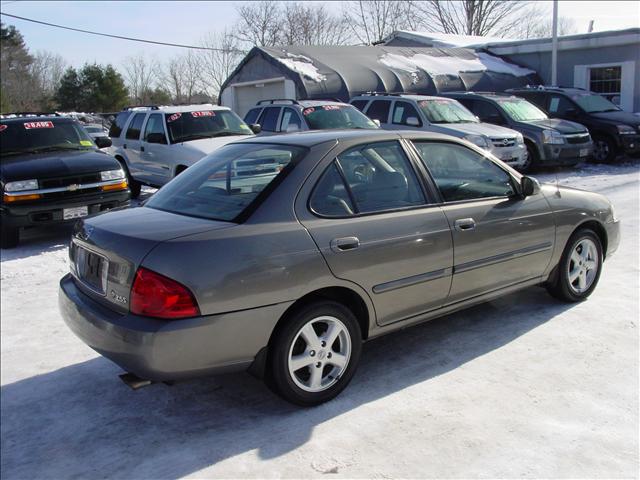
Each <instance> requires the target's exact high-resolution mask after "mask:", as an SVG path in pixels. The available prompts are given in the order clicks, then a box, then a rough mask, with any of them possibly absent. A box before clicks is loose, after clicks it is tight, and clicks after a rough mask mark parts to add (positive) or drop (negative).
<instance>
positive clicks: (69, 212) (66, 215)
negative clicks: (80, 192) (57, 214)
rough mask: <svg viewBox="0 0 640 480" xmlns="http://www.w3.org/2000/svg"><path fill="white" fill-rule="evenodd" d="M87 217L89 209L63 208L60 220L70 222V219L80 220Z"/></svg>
mask: <svg viewBox="0 0 640 480" xmlns="http://www.w3.org/2000/svg"><path fill="white" fill-rule="evenodd" d="M87 215H89V207H86V206H85V207H74V208H65V209H63V210H62V218H63V219H64V220H71V219H72V218H81V217H86V216H87Z"/></svg>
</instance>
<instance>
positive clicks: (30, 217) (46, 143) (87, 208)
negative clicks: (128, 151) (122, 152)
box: [0, 114, 130, 248]
mask: <svg viewBox="0 0 640 480" xmlns="http://www.w3.org/2000/svg"><path fill="white" fill-rule="evenodd" d="M110 145H111V140H110V139H108V138H98V139H96V143H94V141H93V140H92V139H91V137H90V136H89V135H88V134H87V132H86V131H85V130H84V128H82V126H81V125H80V124H79V123H78V122H77V121H76V120H74V119H73V118H69V117H62V116H55V115H44V114H5V115H2V116H0V185H1V187H2V203H1V204H0V221H1V224H0V227H1V244H2V248H11V247H15V246H16V245H17V244H18V241H19V238H20V234H19V229H20V227H27V226H38V225H43V226H44V225H48V224H51V223H59V222H65V221H69V222H71V221H75V220H76V219H77V218H80V217H85V216H87V215H91V214H95V213H99V212H103V211H106V210H111V209H112V208H116V207H121V206H126V205H128V204H129V196H130V194H129V188H128V185H127V180H126V178H125V175H124V172H123V170H122V167H121V166H120V164H119V163H118V161H117V160H116V159H115V158H113V157H112V156H110V155H108V154H106V153H104V152H102V151H100V150H98V148H105V147H108V146H110Z"/></svg>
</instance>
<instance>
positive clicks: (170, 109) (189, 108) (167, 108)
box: [123, 103, 231, 113]
mask: <svg viewBox="0 0 640 480" xmlns="http://www.w3.org/2000/svg"><path fill="white" fill-rule="evenodd" d="M201 110H215V111H221V110H225V111H231V109H230V108H229V107H222V106H220V105H213V104H212V103H201V104H194V105H139V106H131V107H126V108H125V109H124V110H123V111H130V112H147V111H151V112H160V113H184V112H196V111H201Z"/></svg>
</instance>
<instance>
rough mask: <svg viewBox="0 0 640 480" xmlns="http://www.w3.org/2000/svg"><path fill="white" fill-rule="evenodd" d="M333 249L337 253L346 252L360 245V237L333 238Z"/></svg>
mask: <svg viewBox="0 0 640 480" xmlns="http://www.w3.org/2000/svg"><path fill="white" fill-rule="evenodd" d="M330 246H331V250H333V251H334V252H336V253H340V252H345V251H347V250H355V249H356V248H358V247H359V246H360V240H359V239H358V237H342V238H334V239H333V240H331V244H330Z"/></svg>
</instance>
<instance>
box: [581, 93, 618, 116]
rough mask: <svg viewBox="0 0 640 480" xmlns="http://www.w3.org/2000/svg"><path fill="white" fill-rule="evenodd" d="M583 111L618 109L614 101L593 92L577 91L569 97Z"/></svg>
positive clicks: (594, 111)
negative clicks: (577, 92)
mask: <svg viewBox="0 0 640 480" xmlns="http://www.w3.org/2000/svg"><path fill="white" fill-rule="evenodd" d="M571 98H572V99H573V100H574V102H576V103H577V104H578V105H580V107H582V109H583V110H584V111H585V112H588V113H599V112H617V111H618V110H620V108H618V107H617V106H616V104H615V103H611V102H610V101H609V100H607V99H606V98H604V97H601V96H600V95H597V94H595V93H579V94H577V95H573V96H572V97H571Z"/></svg>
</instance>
